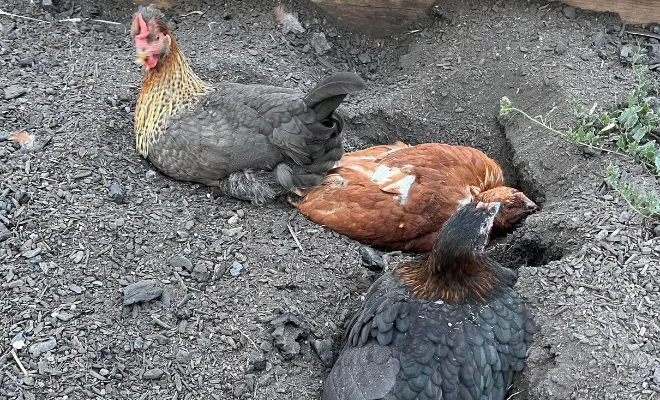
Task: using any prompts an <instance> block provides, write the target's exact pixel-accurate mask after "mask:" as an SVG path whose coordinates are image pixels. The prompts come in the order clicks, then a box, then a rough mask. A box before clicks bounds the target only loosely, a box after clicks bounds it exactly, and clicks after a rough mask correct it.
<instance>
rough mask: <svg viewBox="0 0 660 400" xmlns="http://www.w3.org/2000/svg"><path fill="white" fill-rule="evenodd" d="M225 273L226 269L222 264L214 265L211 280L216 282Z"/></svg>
mask: <svg viewBox="0 0 660 400" xmlns="http://www.w3.org/2000/svg"><path fill="white" fill-rule="evenodd" d="M225 272H227V267H226V266H225V265H224V264H215V267H214V268H213V278H212V279H213V280H214V281H216V280H218V279H220V277H221V276H222V275H224V274H225Z"/></svg>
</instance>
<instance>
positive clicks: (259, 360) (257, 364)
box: [251, 353, 266, 371]
mask: <svg viewBox="0 0 660 400" xmlns="http://www.w3.org/2000/svg"><path fill="white" fill-rule="evenodd" d="M251 361H252V366H253V367H254V370H255V371H263V370H265V369H266V356H265V355H264V353H257V354H255V355H254V356H252V360H251Z"/></svg>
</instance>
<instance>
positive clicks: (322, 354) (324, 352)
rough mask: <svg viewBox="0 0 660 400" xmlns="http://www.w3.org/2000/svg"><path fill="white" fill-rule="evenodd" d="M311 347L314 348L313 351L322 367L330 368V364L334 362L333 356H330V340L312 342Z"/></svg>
mask: <svg viewBox="0 0 660 400" xmlns="http://www.w3.org/2000/svg"><path fill="white" fill-rule="evenodd" d="M312 347H314V351H315V352H316V354H317V355H318V356H319V359H321V362H322V363H323V365H325V366H326V367H332V364H334V361H335V360H334V354H332V340H330V339H324V340H314V341H313V342H312Z"/></svg>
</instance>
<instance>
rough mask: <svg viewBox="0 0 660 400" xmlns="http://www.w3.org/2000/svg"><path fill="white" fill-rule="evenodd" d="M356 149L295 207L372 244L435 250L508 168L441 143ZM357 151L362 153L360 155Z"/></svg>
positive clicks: (474, 152) (314, 218) (390, 247)
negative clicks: (438, 236) (447, 227)
mask: <svg viewBox="0 0 660 400" xmlns="http://www.w3.org/2000/svg"><path fill="white" fill-rule="evenodd" d="M377 148H378V150H376V149H366V150H363V151H360V152H355V153H349V154H347V155H345V156H344V157H343V158H342V160H341V161H340V164H341V165H342V166H341V167H338V168H335V169H333V170H332V171H331V174H329V175H327V177H326V178H325V180H324V184H323V185H321V186H319V187H317V188H314V189H312V190H311V191H309V193H308V194H307V195H306V196H305V198H304V199H303V201H302V202H300V203H297V204H294V206H296V207H297V208H298V209H299V210H300V212H301V213H302V214H305V215H307V216H308V217H309V218H310V219H311V220H312V221H314V222H316V223H318V224H320V225H325V226H327V227H328V228H330V229H332V230H335V231H337V232H339V233H342V234H344V235H347V236H350V237H353V238H354V239H356V240H358V241H361V242H363V243H366V244H370V245H373V246H376V247H380V248H386V249H391V250H413V251H429V250H430V249H431V246H432V243H433V241H434V238H435V233H436V232H437V231H438V229H440V227H441V226H442V224H443V223H444V222H445V221H446V220H447V218H449V216H450V215H451V214H452V213H454V212H455V211H456V210H457V209H458V208H459V207H460V206H461V205H462V204H465V203H467V202H470V201H471V200H472V197H473V196H474V195H476V193H478V192H479V191H481V190H484V187H485V186H487V185H486V184H489V185H490V184H500V185H501V184H502V182H501V169H499V167H498V166H497V164H496V163H494V161H492V160H490V159H489V158H488V157H487V156H486V155H485V154H483V153H482V152H480V151H478V150H476V149H472V148H468V147H456V146H447V145H441V144H426V145H418V146H414V147H406V146H405V145H403V146H401V147H399V148H398V149H396V151H391V150H392V149H390V148H389V147H388V146H377ZM356 154H357V156H356Z"/></svg>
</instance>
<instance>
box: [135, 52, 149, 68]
mask: <svg viewBox="0 0 660 400" xmlns="http://www.w3.org/2000/svg"><path fill="white" fill-rule="evenodd" d="M149 54H150V52H149V50H137V56H136V57H135V63H136V64H140V65H144V64H145V62H146V60H147V57H149Z"/></svg>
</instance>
